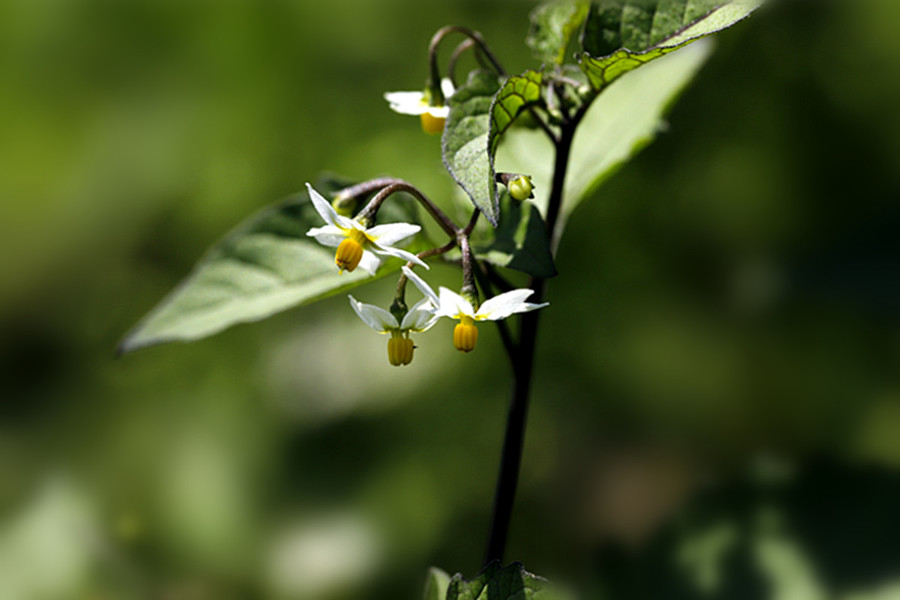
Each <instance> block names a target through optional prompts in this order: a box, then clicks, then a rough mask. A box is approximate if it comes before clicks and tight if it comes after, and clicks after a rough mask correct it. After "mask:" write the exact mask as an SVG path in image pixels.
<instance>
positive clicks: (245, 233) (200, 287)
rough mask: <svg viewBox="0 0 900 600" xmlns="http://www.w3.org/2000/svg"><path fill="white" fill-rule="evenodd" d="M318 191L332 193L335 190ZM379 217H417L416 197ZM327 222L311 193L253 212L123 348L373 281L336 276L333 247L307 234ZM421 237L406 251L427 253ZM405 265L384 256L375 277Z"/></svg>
mask: <svg viewBox="0 0 900 600" xmlns="http://www.w3.org/2000/svg"><path fill="white" fill-rule="evenodd" d="M317 188H318V189H319V190H320V191H321V192H322V193H323V194H326V196H327V194H328V192H329V191H333V190H328V189H326V188H324V187H322V186H317ZM378 216H379V221H380V222H393V221H405V222H411V223H415V222H417V217H416V207H415V205H414V204H413V200H412V199H411V198H407V197H402V196H397V197H392V198H391V199H390V200H389V201H388V202H386V203H385V205H384V206H383V207H382V209H381V210H380V211H379V215H378ZM321 225H323V222H322V218H321V217H320V216H319V215H318V213H317V212H316V211H315V209H314V208H313V206H312V204H311V203H310V201H309V197H308V195H307V193H306V192H305V191H304V192H302V193H299V194H297V195H295V196H292V197H290V198H288V199H286V200H285V201H283V202H281V203H279V204H276V205H274V206H271V207H269V208H266V209H263V210H262V211H260V212H259V213H257V214H255V215H253V216H252V217H250V218H249V219H247V220H246V221H244V222H243V223H242V224H241V225H239V226H238V227H237V228H236V229H235V230H234V231H232V232H231V233H229V234H228V235H227V236H226V237H225V238H224V239H223V240H221V241H220V242H218V243H217V244H215V245H214V246H213V247H212V248H211V249H210V250H209V251H208V252H207V253H206V255H205V256H204V257H203V258H201V259H200V261H199V262H198V263H197V265H196V267H195V268H194V270H193V272H192V273H191V274H190V275H188V276H187V278H185V279H184V280H183V281H182V282H181V283H180V284H178V286H177V287H176V288H175V289H174V290H173V291H172V292H170V293H169V295H168V296H166V297H165V298H164V299H163V300H162V301H161V302H160V303H159V304H158V305H157V306H156V307H155V308H154V309H153V310H152V311H150V313H149V314H148V315H147V316H146V317H144V319H143V320H142V321H141V322H140V323H138V325H137V326H135V328H134V329H133V330H132V331H131V332H130V333H129V334H128V335H127V336H126V337H125V339H124V340H123V341H122V343H121V345H120V346H119V352H120V353H124V352H130V351H132V350H136V349H138V348H143V347H145V346H152V345H154V344H161V343H165V342H172V341H189V340H197V339H200V338H204V337H207V336H210V335H213V334H214V333H218V332H220V331H222V330H223V329H225V328H227V327H230V326H231V325H234V324H236V323H244V322H250V321H258V320H260V319H264V318H265V317H268V316H270V315H273V314H275V313H277V312H280V311H283V310H286V309H288V308H292V307H294V306H298V305H300V304H308V303H310V302H312V301H314V300H319V299H321V298H325V297H327V296H331V295H333V294H337V293H339V292H342V291H345V290H348V289H350V288H353V287H356V286H357V285H360V284H362V283H365V282H366V281H368V280H370V279H372V277H370V276H369V275H368V274H367V273H365V272H363V271H362V270H361V269H357V270H356V271H354V272H353V273H344V274H343V275H341V274H339V273H338V270H337V268H336V267H335V264H334V248H327V247H325V246H322V245H320V244H319V243H318V242H316V240H315V239H314V238H311V237H308V236H307V235H306V232H307V231H309V229H310V228H312V227H318V226H321ZM420 237H421V234H420V235H419V236H416V239H415V241H414V242H413V244H412V245H411V246H410V247H408V248H407V249H408V250H410V251H411V252H418V251H420V250H422V249H423V248H424V244H423V241H422V240H420ZM402 264H403V262H402V261H401V260H399V259H391V260H388V261H385V262H384V263H382V265H381V267H380V268H379V269H378V272H377V273H376V275H375V277H380V276H383V275H386V274H388V273H390V272H392V271H396V270H398V269H399V268H400V266H401V265H402Z"/></svg>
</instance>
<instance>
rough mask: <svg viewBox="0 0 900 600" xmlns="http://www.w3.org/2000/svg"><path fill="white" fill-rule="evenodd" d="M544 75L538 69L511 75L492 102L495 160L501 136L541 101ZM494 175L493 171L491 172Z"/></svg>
mask: <svg viewBox="0 0 900 600" xmlns="http://www.w3.org/2000/svg"><path fill="white" fill-rule="evenodd" d="M542 81H543V75H542V74H541V73H539V72H537V71H531V70H528V71H525V72H524V73H522V74H521V75H516V76H514V77H510V78H509V79H507V80H506V82H505V83H504V84H503V87H501V88H500V91H499V92H497V94H496V96H494V101H493V103H492V104H491V126H490V131H489V133H488V149H489V151H490V155H491V158H492V160H493V156H494V154H495V153H496V152H497V144H498V143H499V142H500V136H501V135H503V133H504V132H505V131H506V130H507V129H508V128H509V126H510V125H512V123H513V121H515V120H516V117H518V116H519V115H520V114H521V113H522V112H523V111H526V110H528V109H529V108H531V107H532V106H534V105H536V104H538V103H539V102H540V101H541V83H542ZM491 177H493V172H492V173H491Z"/></svg>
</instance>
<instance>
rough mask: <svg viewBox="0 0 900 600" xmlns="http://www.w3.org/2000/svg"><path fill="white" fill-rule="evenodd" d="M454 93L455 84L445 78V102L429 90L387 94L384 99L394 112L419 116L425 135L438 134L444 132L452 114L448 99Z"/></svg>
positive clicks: (443, 83)
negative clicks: (445, 124)
mask: <svg viewBox="0 0 900 600" xmlns="http://www.w3.org/2000/svg"><path fill="white" fill-rule="evenodd" d="M454 91H455V90H454V88H453V83H452V82H451V81H450V80H449V79H446V78H444V79H442V80H441V92H442V93H443V95H444V101H437V99H436V98H433V94H432V93H431V92H429V91H428V90H427V89H426V90H425V91H423V92H386V93H385V94H384V99H385V100H387V101H388V103H389V104H390V106H391V110H393V111H394V112H398V113H400V114H402V115H419V118H420V119H421V121H422V129H423V130H424V131H425V133H431V134H436V133H441V132H442V131H443V130H444V123H445V122H446V121H447V116H448V115H449V114H450V107H449V106H447V103H446V99H447V98H449V97H450V96H452V95H453V92H454Z"/></svg>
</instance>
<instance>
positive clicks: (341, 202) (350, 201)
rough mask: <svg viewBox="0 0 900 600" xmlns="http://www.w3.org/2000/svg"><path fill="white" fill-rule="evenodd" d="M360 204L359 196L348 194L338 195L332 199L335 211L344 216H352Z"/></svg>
mask: <svg viewBox="0 0 900 600" xmlns="http://www.w3.org/2000/svg"><path fill="white" fill-rule="evenodd" d="M358 204H359V199H358V198H354V197H348V196H336V197H335V199H334V200H332V201H331V207H332V208H333V209H334V212H336V213H337V214H339V215H341V216H342V217H352V216H353V213H354V212H355V211H356V206H357V205H358Z"/></svg>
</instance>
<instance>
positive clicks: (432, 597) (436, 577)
mask: <svg viewBox="0 0 900 600" xmlns="http://www.w3.org/2000/svg"><path fill="white" fill-rule="evenodd" d="M449 585H450V576H449V575H447V573H445V572H444V571H442V570H441V569H438V568H437V567H431V568H430V569H428V575H427V576H426V578H425V593H424V594H423V595H422V600H444V599H445V598H446V597H447V587H448V586H449Z"/></svg>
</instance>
